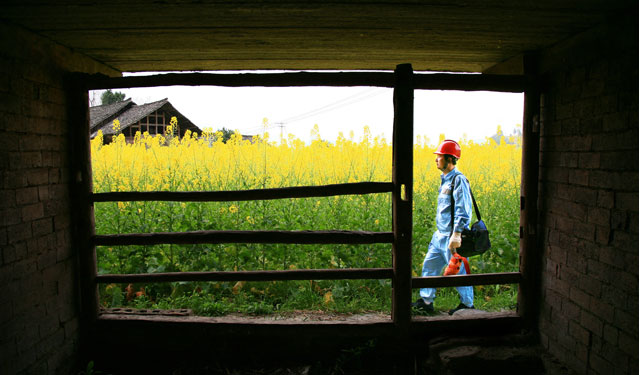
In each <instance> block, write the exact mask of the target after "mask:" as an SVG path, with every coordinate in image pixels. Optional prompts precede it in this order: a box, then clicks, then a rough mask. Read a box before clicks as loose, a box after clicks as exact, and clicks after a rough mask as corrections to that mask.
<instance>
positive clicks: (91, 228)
mask: <svg viewBox="0 0 640 375" xmlns="http://www.w3.org/2000/svg"><path fill="white" fill-rule="evenodd" d="M68 79H69V81H68V87H67V98H68V111H69V112H68V121H69V150H70V155H69V158H70V159H69V160H70V173H69V175H70V190H71V199H70V205H71V215H72V217H71V219H72V236H73V237H72V240H71V246H73V248H74V252H75V253H76V254H77V256H78V280H79V285H80V317H81V322H82V323H81V324H82V327H81V330H82V331H83V332H87V331H88V330H89V329H90V328H91V327H92V326H93V323H94V322H95V321H96V319H97V317H98V289H97V284H96V268H97V266H96V251H95V246H93V244H92V243H93V240H92V238H93V235H94V233H95V225H94V222H95V221H94V216H93V202H92V201H91V199H90V198H91V193H92V190H93V181H92V173H91V145H90V143H89V138H90V137H89V93H88V91H87V89H86V86H85V85H84V75H80V74H77V75H76V74H73V75H71V76H70V77H69V78H68Z"/></svg>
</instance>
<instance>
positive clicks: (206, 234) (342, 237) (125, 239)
mask: <svg viewBox="0 0 640 375" xmlns="http://www.w3.org/2000/svg"><path fill="white" fill-rule="evenodd" d="M392 242H393V233H391V232H364V231H341V230H334V231H282V230H273V231H192V232H181V233H167V232H157V233H131V234H107V235H96V236H94V237H93V244H94V245H96V246H125V245H159V244H205V243H208V244H216V243H287V244H373V243H392Z"/></svg>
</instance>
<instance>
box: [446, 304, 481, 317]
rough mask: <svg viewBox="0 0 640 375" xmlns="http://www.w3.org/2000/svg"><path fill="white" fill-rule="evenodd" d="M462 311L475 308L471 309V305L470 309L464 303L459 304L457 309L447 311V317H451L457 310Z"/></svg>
mask: <svg viewBox="0 0 640 375" xmlns="http://www.w3.org/2000/svg"><path fill="white" fill-rule="evenodd" d="M462 309H469V310H471V309H475V307H473V305H471V307H469V306H467V305H465V304H464V303H462V302H460V304H459V305H458V307H456V308H455V309H451V310H449V315H453V313H455V312H456V311H458V310H462Z"/></svg>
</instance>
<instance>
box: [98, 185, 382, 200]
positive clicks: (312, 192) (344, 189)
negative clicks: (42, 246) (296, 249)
mask: <svg viewBox="0 0 640 375" xmlns="http://www.w3.org/2000/svg"><path fill="white" fill-rule="evenodd" d="M391 191H393V183H392V182H356V183H348V184H333V185H322V186H298V187H286V188H273V189H253V190H234V191H149V192H141V191H126V192H109V193H94V194H92V195H91V197H90V199H91V201H92V202H125V201H174V202H230V201H251V200H270V199H286V198H311V197H329V196H335V195H354V194H376V193H389V192H391Z"/></svg>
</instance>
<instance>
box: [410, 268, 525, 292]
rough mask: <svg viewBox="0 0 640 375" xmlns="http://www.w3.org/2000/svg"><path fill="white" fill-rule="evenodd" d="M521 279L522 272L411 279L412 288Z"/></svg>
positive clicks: (516, 282)
mask: <svg viewBox="0 0 640 375" xmlns="http://www.w3.org/2000/svg"><path fill="white" fill-rule="evenodd" d="M520 281H522V277H521V275H520V272H502V273H479V274H473V275H451V276H431V277H414V278H412V279H411V288H413V289H418V288H444V287H451V286H468V285H491V284H519V283H520Z"/></svg>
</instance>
